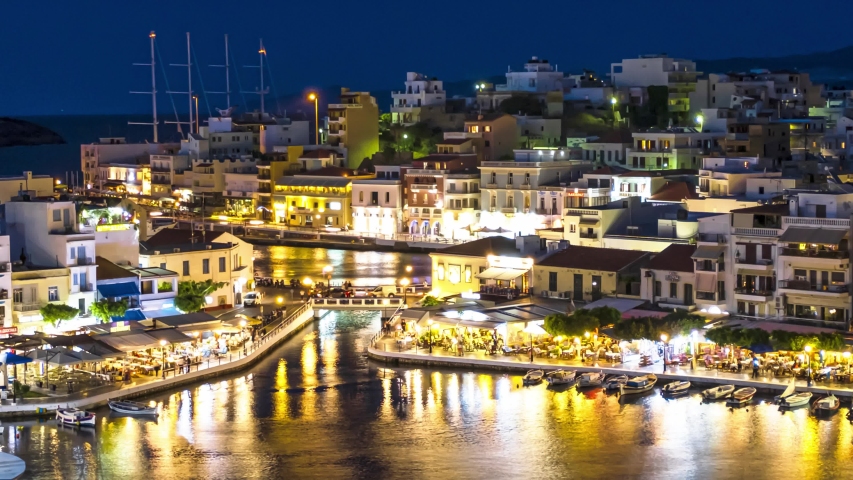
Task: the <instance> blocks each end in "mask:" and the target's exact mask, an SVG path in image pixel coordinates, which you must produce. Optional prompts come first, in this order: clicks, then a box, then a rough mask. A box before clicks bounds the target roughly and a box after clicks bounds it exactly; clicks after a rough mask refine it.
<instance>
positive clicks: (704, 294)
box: [696, 292, 717, 302]
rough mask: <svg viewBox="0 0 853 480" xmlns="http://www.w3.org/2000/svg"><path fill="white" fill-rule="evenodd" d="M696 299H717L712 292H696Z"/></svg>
mask: <svg viewBox="0 0 853 480" xmlns="http://www.w3.org/2000/svg"><path fill="white" fill-rule="evenodd" d="M696 300H710V301H712V302H715V301H717V294H716V293H714V292H696Z"/></svg>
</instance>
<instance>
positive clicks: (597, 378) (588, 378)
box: [578, 372, 604, 387]
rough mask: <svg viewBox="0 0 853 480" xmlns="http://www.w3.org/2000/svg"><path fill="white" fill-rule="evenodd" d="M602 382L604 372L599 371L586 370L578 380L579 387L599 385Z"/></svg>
mask: <svg viewBox="0 0 853 480" xmlns="http://www.w3.org/2000/svg"><path fill="white" fill-rule="evenodd" d="M602 383H604V374H603V373H601V372H587V373H584V374H583V375H581V378H580V380H579V381H578V386H579V387H600V386H601V384H602Z"/></svg>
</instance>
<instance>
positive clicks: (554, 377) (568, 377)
mask: <svg viewBox="0 0 853 480" xmlns="http://www.w3.org/2000/svg"><path fill="white" fill-rule="evenodd" d="M575 375H576V373H575V371H574V370H555V371H553V372H548V373H546V374H545V381H546V382H548V385H567V384H569V383H572V382H574V381H575Z"/></svg>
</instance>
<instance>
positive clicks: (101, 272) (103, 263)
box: [95, 257, 137, 280]
mask: <svg viewBox="0 0 853 480" xmlns="http://www.w3.org/2000/svg"><path fill="white" fill-rule="evenodd" d="M95 263H96V264H97V265H98V280H115V279H118V278H137V276H136V274H135V273H133V272H130V271H128V270H127V269H125V268H123V267H121V266H119V265H116V264H115V263H113V262H111V261H109V260H107V259H106V258H104V257H95Z"/></svg>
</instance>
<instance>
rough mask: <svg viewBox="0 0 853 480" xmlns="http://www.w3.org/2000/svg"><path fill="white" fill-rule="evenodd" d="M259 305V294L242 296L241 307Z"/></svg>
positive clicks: (253, 293)
mask: <svg viewBox="0 0 853 480" xmlns="http://www.w3.org/2000/svg"><path fill="white" fill-rule="evenodd" d="M259 303H261V292H246V294H245V295H243V305H246V306H249V305H257V304H259Z"/></svg>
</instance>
